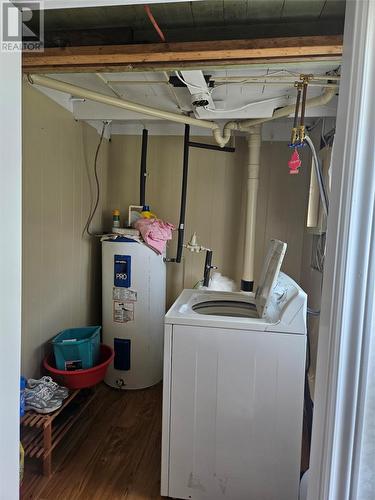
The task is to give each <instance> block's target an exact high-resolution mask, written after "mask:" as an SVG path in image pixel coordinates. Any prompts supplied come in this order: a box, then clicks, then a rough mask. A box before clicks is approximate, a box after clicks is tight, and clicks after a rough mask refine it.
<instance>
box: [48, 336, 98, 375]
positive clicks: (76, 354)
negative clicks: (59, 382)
mask: <svg viewBox="0 0 375 500" xmlns="http://www.w3.org/2000/svg"><path fill="white" fill-rule="evenodd" d="M100 330H101V326H86V327H83V328H69V329H68V330H63V331H62V332H60V333H59V334H58V335H56V337H55V338H54V339H53V340H52V345H53V352H54V355H55V363H56V368H58V369H59V370H67V371H72V370H81V369H82V370H85V369H87V368H92V367H93V366H95V365H96V364H97V363H98V361H99V354H100Z"/></svg>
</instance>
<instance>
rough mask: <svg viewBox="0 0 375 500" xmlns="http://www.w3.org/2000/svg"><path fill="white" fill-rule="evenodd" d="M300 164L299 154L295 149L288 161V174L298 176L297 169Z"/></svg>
mask: <svg viewBox="0 0 375 500" xmlns="http://www.w3.org/2000/svg"><path fill="white" fill-rule="evenodd" d="M301 164H302V162H301V160H300V157H299V154H298V151H297V149H295V150H294V151H293V153H292V156H291V157H290V160H289V161H288V167H289V173H290V174H299V170H298V169H299V167H300V166H301Z"/></svg>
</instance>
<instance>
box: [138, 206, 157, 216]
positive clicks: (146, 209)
mask: <svg viewBox="0 0 375 500" xmlns="http://www.w3.org/2000/svg"><path fill="white" fill-rule="evenodd" d="M141 215H142V217H143V218H144V219H157V216H156V215H155V214H154V213H152V212H151V211H150V207H149V206H148V205H143V210H142V212H141Z"/></svg>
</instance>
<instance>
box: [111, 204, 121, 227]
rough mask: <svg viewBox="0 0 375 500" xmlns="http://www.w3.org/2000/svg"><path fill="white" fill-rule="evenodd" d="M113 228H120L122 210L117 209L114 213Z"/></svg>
mask: <svg viewBox="0 0 375 500" xmlns="http://www.w3.org/2000/svg"><path fill="white" fill-rule="evenodd" d="M112 227H113V228H118V227H120V210H119V209H118V208H116V209H115V210H113V212H112Z"/></svg>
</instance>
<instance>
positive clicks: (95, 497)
mask: <svg viewBox="0 0 375 500" xmlns="http://www.w3.org/2000/svg"><path fill="white" fill-rule="evenodd" d="M161 396H162V386H161V384H159V385H157V386H156V387H153V388H151V389H146V390H143V391H129V392H121V391H117V390H115V389H110V388H109V387H107V386H105V385H102V386H100V387H99V389H98V393H97V397H96V398H95V400H94V402H93V403H92V405H91V407H90V409H89V414H88V415H87V417H86V419H85V420H84V419H81V421H80V423H78V424H77V425H75V426H74V428H73V430H72V432H71V433H70V435H69V436H67V437H66V438H65V439H64V442H62V443H61V445H60V446H58V447H57V449H56V450H55V452H54V454H53V457H52V467H53V471H54V473H53V475H52V476H51V477H50V478H49V479H48V478H44V477H43V476H40V473H39V468H38V466H39V464H38V462H32V461H30V460H27V461H26V462H25V478H24V483H23V486H22V499H24V500H25V499H30V498H33V499H38V500H78V499H79V500H107V499H108V500H115V499H126V500H154V499H155V500H156V499H161V498H162V497H161V496H160V493H159V492H160V444H161V401H162V397H161Z"/></svg>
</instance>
